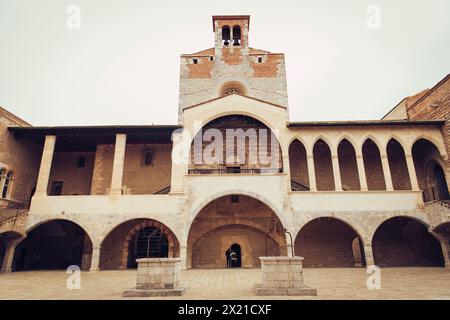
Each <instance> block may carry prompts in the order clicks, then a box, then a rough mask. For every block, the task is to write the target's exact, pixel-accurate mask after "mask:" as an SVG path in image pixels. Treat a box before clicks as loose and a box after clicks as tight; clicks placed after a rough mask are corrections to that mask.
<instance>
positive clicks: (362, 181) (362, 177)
mask: <svg viewBox="0 0 450 320" xmlns="http://www.w3.org/2000/svg"><path fill="white" fill-rule="evenodd" d="M356 164H357V166H358V176H359V185H360V186H361V191H367V190H368V189H369V188H368V187H367V178H366V169H365V167H364V158H363V155H362V154H361V153H358V154H356Z"/></svg>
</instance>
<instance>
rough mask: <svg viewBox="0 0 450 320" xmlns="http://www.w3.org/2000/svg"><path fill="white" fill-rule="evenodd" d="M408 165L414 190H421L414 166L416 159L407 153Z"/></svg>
mask: <svg viewBox="0 0 450 320" xmlns="http://www.w3.org/2000/svg"><path fill="white" fill-rule="evenodd" d="M405 158H406V165H407V166H408V173H409V180H410V181H411V187H412V190H413V191H419V190H420V188H419V182H418V181H417V173H416V167H415V166H414V160H413V157H412V155H411V154H410V153H409V154H405Z"/></svg>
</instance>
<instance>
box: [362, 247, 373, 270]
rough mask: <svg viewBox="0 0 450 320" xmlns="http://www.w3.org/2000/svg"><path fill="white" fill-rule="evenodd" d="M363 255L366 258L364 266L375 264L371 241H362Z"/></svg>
mask: <svg viewBox="0 0 450 320" xmlns="http://www.w3.org/2000/svg"><path fill="white" fill-rule="evenodd" d="M363 246H364V257H365V258H366V266H373V265H375V260H374V258H373V250H372V244H371V243H364V244H363Z"/></svg>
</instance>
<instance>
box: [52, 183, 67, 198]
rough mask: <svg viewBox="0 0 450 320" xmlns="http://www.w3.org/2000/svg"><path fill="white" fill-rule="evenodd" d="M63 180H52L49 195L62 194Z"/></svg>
mask: <svg viewBox="0 0 450 320" xmlns="http://www.w3.org/2000/svg"><path fill="white" fill-rule="evenodd" d="M63 185H64V181H53V183H52V190H51V193H50V195H52V196H60V195H61V194H62V190H63Z"/></svg>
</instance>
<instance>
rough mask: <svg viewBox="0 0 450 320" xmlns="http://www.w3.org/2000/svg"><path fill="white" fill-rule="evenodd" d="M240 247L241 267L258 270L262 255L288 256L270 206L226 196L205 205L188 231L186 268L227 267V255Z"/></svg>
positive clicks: (279, 228) (280, 227) (240, 196)
mask: <svg viewBox="0 0 450 320" xmlns="http://www.w3.org/2000/svg"><path fill="white" fill-rule="evenodd" d="M233 244H239V246H240V247H241V262H242V267H247V268H249V267H259V266H260V261H259V257H260V256H265V255H286V252H287V246H286V238H285V234H284V229H283V226H282V223H281V222H280V220H279V219H278V217H277V216H276V214H275V213H274V211H273V210H272V209H270V207H269V206H267V205H266V204H265V203H263V202H262V201H260V200H257V199H255V198H253V197H250V196H246V195H238V194H236V195H226V196H222V197H219V198H217V199H215V200H213V201H211V202H210V203H208V204H207V205H206V206H204V207H203V208H202V209H201V210H200V212H199V213H198V215H197V216H196V218H195V219H194V221H193V222H192V225H191V227H190V230H189V234H188V242H187V249H188V252H187V265H188V267H193V268H225V267H226V255H225V252H226V251H227V249H228V248H230V247H231V246H232V245H233Z"/></svg>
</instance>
